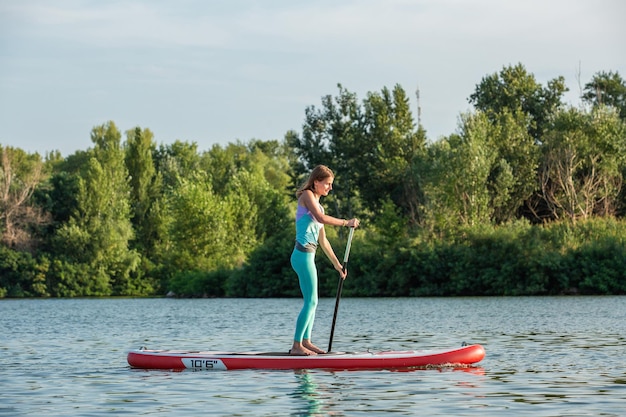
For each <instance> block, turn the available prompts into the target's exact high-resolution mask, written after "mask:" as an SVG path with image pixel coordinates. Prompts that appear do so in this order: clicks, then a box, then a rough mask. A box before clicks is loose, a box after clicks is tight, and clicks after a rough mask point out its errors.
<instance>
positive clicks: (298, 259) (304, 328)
mask: <svg viewBox="0 0 626 417" xmlns="http://www.w3.org/2000/svg"><path fill="white" fill-rule="evenodd" d="M291 266H292V267H293V270H294V271H296V274H298V280H299V281H300V291H302V297H304V305H303V306H302V310H300V314H299V315H298V320H297V321H296V333H295V335H294V337H293V340H294V341H296V342H302V339H311V330H313V322H314V321H315V310H316V309H317V268H316V267H315V252H301V251H299V250H297V249H294V250H293V253H292V254H291Z"/></svg>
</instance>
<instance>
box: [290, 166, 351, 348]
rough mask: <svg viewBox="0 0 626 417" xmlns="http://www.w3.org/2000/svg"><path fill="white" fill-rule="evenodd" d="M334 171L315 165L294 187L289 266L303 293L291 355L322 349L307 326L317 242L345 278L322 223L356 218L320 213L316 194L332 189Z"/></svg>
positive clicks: (312, 303)
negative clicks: (293, 232)
mask: <svg viewBox="0 0 626 417" xmlns="http://www.w3.org/2000/svg"><path fill="white" fill-rule="evenodd" d="M334 179H335V175H334V174H333V172H332V171H331V170H330V168H328V167H326V166H324V165H318V166H316V167H315V168H314V169H313V171H312V172H311V174H310V175H309V179H308V180H307V181H306V182H305V183H304V184H303V185H302V186H301V187H300V188H299V189H298V191H297V192H296V196H297V197H298V209H297V211H296V246H295V248H294V250H293V252H292V254H291V266H292V267H293V269H294V271H296V274H298V280H299V281H300V290H301V291H302V296H303V297H304V306H303V307H302V310H301V311H300V314H299V315H298V320H297V321H296V332H295V335H294V340H293V346H292V347H291V351H290V353H291V354H292V355H316V354H318V353H326V352H325V351H323V350H322V349H320V348H318V347H317V346H315V345H314V344H313V343H311V330H312V329H313V321H314V320H315V310H316V308H317V268H316V267H315V251H316V249H317V246H318V244H319V246H321V247H322V250H323V251H324V253H325V254H326V256H327V257H328V259H330V261H331V262H332V264H333V266H334V267H335V269H336V270H337V271H339V276H340V277H341V279H345V278H346V275H347V272H344V271H343V268H342V265H341V262H339V259H337V256H336V255H335V252H334V251H333V248H332V247H331V246H330V242H329V241H328V239H327V238H326V232H324V225H325V224H329V225H332V226H348V227H358V225H359V221H358V220H357V219H350V220H344V219H338V218H336V217H332V216H328V215H326V214H324V209H323V208H322V206H321V205H320V197H322V196H327V195H328V193H329V192H330V190H332V189H333V180H334Z"/></svg>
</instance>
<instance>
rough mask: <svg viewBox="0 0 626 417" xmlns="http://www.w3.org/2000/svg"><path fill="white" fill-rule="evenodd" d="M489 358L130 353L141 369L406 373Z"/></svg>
mask: <svg viewBox="0 0 626 417" xmlns="http://www.w3.org/2000/svg"><path fill="white" fill-rule="evenodd" d="M484 357H485V349H484V348H483V347H482V346H481V345H478V344H474V345H467V346H461V347H457V348H451V349H440V350H408V351H381V352H330V353H325V354H320V355H312V356H293V355H290V354H289V353H287V352H210V351H207V352H202V351H187V350H154V349H147V348H140V349H135V350H131V351H130V352H128V357H127V360H128V363H129V365H130V366H131V367H133V368H141V369H196V370H201V369H206V370H224V371H225V370H234V369H337V370H340V369H341V370H351V369H354V370H357V369H406V368H418V367H427V366H435V365H438V366H441V365H444V366H448V365H449V366H455V365H457V366H458V365H471V364H474V363H477V362H480V361H481V360H482V359H483V358H484Z"/></svg>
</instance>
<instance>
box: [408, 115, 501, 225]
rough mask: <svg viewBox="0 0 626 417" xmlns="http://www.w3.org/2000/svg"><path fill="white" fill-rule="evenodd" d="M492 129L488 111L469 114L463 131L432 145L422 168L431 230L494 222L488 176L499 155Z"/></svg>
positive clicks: (465, 117)
mask: <svg viewBox="0 0 626 417" xmlns="http://www.w3.org/2000/svg"><path fill="white" fill-rule="evenodd" d="M492 130H493V129H492V126H491V124H490V122H489V121H488V119H487V117H486V116H485V114H483V113H478V114H473V115H472V114H466V115H464V116H463V118H462V122H461V132H460V134H458V135H457V134H453V135H450V136H449V137H447V138H443V139H441V140H439V141H438V142H435V143H433V144H432V145H430V146H429V147H428V158H426V159H424V160H422V165H421V167H420V168H419V169H420V176H421V177H422V178H423V179H424V194H425V196H426V203H425V209H424V210H425V217H426V219H425V225H426V226H428V229H429V230H431V231H433V232H436V233H450V232H453V231H454V230H456V229H457V228H458V226H460V225H474V224H478V223H482V222H487V223H488V222H489V221H490V218H491V216H492V208H491V206H490V201H491V196H490V192H489V188H488V178H489V175H490V173H491V171H492V167H493V165H494V162H495V161H496V158H497V153H496V151H495V149H493V148H492V147H490V146H488V144H489V137H490V135H491V131H492Z"/></svg>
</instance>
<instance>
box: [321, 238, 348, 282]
mask: <svg viewBox="0 0 626 417" xmlns="http://www.w3.org/2000/svg"><path fill="white" fill-rule="evenodd" d="M318 242H319V244H320V246H321V247H322V250H323V251H324V253H325V254H326V256H327V257H328V259H329V260H330V262H332V264H333V266H334V267H335V269H336V270H337V271H338V272H339V275H340V276H341V278H345V277H346V275H348V273H347V271H344V270H343V265H341V262H339V259H338V258H337V255H335V251H334V250H333V247H332V246H331V245H330V242H329V241H328V239H327V238H326V231H324V228H323V227H322V228H321V229H320V235H319V240H318Z"/></svg>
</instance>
